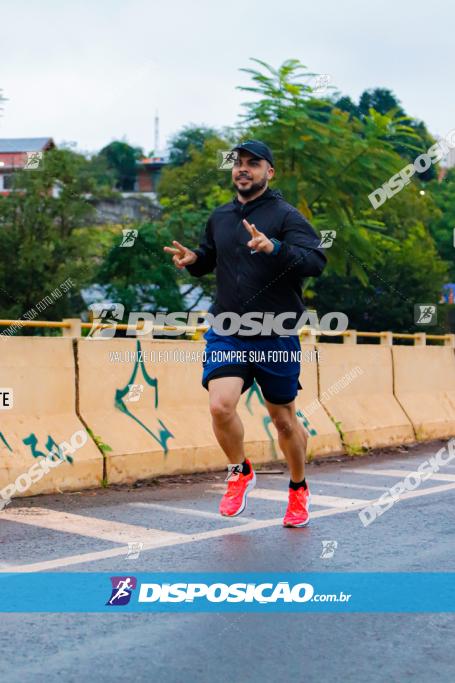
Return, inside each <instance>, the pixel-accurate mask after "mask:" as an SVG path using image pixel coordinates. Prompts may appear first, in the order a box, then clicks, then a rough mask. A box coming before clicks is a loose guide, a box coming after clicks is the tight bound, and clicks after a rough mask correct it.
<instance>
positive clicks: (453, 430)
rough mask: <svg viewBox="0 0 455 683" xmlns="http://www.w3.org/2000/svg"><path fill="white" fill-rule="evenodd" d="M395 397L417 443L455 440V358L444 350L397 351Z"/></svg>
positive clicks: (450, 352) (394, 355)
mask: <svg viewBox="0 0 455 683" xmlns="http://www.w3.org/2000/svg"><path fill="white" fill-rule="evenodd" d="M393 364H394V374H395V395H396V397H397V399H398V400H399V402H400V403H401V405H402V406H403V408H404V410H405V411H406V413H407V415H408V416H409V419H410V420H411V422H412V424H413V425H414V429H415V432H416V436H417V439H419V440H420V439H436V438H447V437H452V436H455V355H454V350H453V349H452V348H450V347H444V346H442V347H441V346H420V347H415V348H409V347H405V346H396V347H393Z"/></svg>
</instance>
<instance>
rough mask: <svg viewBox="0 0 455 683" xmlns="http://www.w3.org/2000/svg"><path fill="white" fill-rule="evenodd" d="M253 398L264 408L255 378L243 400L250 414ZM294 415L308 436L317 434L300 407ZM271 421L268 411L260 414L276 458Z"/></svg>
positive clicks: (252, 413) (251, 412)
mask: <svg viewBox="0 0 455 683" xmlns="http://www.w3.org/2000/svg"><path fill="white" fill-rule="evenodd" d="M253 398H256V399H257V400H258V401H259V405H260V406H264V408H265V401H264V397H263V396H262V392H261V390H260V388H259V386H258V385H257V383H256V380H254V382H253V384H252V386H251V388H250V389H249V390H248V393H247V396H246V401H245V406H246V408H247V410H248V412H249V413H250V415H254V412H253V408H252V401H253ZM265 410H267V409H266V408H265ZM296 415H297V417H298V418H300V421H301V423H302V424H303V426H304V427H305V429H306V431H307V432H308V434H309V435H310V436H316V435H317V431H316V429H313V428H312V427H311V426H310V422H309V420H308V418H306V417H305V415H304V414H303V412H302V411H301V410H300V408H299V409H298V410H297V411H296ZM271 422H272V418H271V417H270V415H269V414H268V413H267V414H266V415H263V416H262V424H263V427H264V429H265V432H266V434H267V436H268V437H269V440H270V446H271V448H272V456H273V458H278V454H277V451H276V447H275V439H274V437H273V434H272V432H271V431H270V424H271Z"/></svg>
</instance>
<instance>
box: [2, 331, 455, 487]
mask: <svg viewBox="0 0 455 683" xmlns="http://www.w3.org/2000/svg"><path fill="white" fill-rule="evenodd" d="M204 348H205V342H203V341H201V342H191V341H178V342H177V341H157V340H140V341H138V340H135V339H131V340H128V339H111V340H108V339H102V340H101V339H99V340H95V339H90V340H87V339H80V340H78V341H77V358H78V365H77V372H76V367H75V363H74V356H73V348H72V340H70V339H49V338H47V339H40V338H36V337H33V338H32V337H30V338H28V337H19V338H12V339H10V338H2V337H0V373H1V374H0V376H1V380H0V386H2V387H11V388H13V390H14V407H13V408H12V409H11V410H2V411H0V488H3V487H4V486H6V485H7V484H9V483H11V482H13V481H15V480H16V479H17V477H19V476H20V475H22V474H23V473H24V472H27V471H28V469H29V468H30V467H31V465H33V464H34V463H36V462H38V461H40V460H42V459H43V455H48V453H49V450H50V451H54V452H55V451H56V444H59V443H61V442H62V441H70V439H71V436H72V435H73V434H74V433H75V432H77V431H81V430H84V425H87V426H88V427H89V428H90V429H92V430H93V432H94V434H95V435H96V436H97V437H98V438H99V442H100V443H101V448H102V449H104V452H105V467H106V474H107V480H108V482H110V483H120V482H133V481H136V480H138V479H143V478H147V477H151V476H156V475H160V474H173V473H178V472H194V471H203V470H209V469H216V468H221V467H224V465H225V464H226V458H225V456H224V454H223V452H222V451H221V449H220V447H219V446H218V444H217V442H216V439H215V437H214V435H213V432H212V428H211V419H210V414H209V410H208V393H207V392H206V391H205V390H204V389H203V388H202V386H201V383H200V382H201V354H202V351H203V350H204ZM315 348H317V351H318V352H319V359H318V362H316V357H315ZM140 354H142V355H140ZM392 358H393V364H394V368H393V365H392ZM394 375H395V393H396V397H395V396H394V393H393V389H394ZM300 381H301V384H302V386H303V389H302V391H300V392H299V395H298V398H297V401H296V404H297V411H298V415H299V417H300V419H301V421H302V423H303V424H304V425H305V427H306V429H307V431H308V432H309V434H310V438H309V444H308V454H309V457H310V458H311V457H312V456H315V455H317V456H318V457H319V456H324V455H329V454H333V453H337V452H340V451H342V449H343V445H342V441H341V438H340V435H341V434H342V436H343V440H344V443H345V444H346V446H347V447H348V449H351V450H355V448H356V447H361V446H369V447H376V446H390V445H393V444H399V443H406V442H410V441H413V440H415V434H414V429H413V426H412V424H411V421H412V423H413V425H414V427H415V430H416V432H417V437H418V438H428V439H430V438H437V437H449V436H453V435H454V434H455V358H454V353H453V350H452V349H450V348H440V347H439V348H438V347H423V348H415V347H394V348H393V349H392V348H390V347H386V346H377V345H352V346H351V345H339V344H319V345H318V346H317V347H314V346H313V345H311V344H303V345H302V370H301V377H300ZM132 385H136V391H135V389H134V387H133V389H132V388H131V386H132ZM76 387H77V388H78V405H77V406H76V400H77V397H76ZM239 413H240V416H241V418H242V421H243V423H244V425H245V442H246V452H247V455H248V456H249V457H251V458H252V459H253V460H254V461H255V462H256V463H260V462H265V461H271V460H273V459H275V458H281V457H282V456H281V453H280V451H279V448H278V443H277V440H276V430H275V427H274V426H273V424H272V423H271V420H270V417H269V416H268V413H267V410H266V407H265V404H264V400H263V398H262V395H261V392H260V391H259V388H258V387H257V386H256V385H253V386H252V387H251V389H250V390H248V391H247V392H245V393H244V394H243V395H242V398H241V400H240V403H239ZM78 415H80V418H81V419H79V417H78ZM335 422H336V423H338V428H337V427H336V426H335ZM102 444H105V445H104V446H103V445H102ZM106 447H109V448H110V449H111V450H107V449H106ZM64 460H65V461H64V462H63V463H62V464H60V465H59V466H58V467H57V468H53V469H51V470H50V471H49V472H48V473H47V474H46V475H45V476H43V477H42V479H41V480H40V481H39V482H37V483H35V484H33V486H32V487H31V488H30V489H29V490H27V491H19V495H33V494H36V493H44V492H52V491H60V490H62V491H63V490H71V489H73V490H74V489H79V488H81V489H82V488H88V487H91V486H98V485H100V483H101V479H102V476H103V458H102V455H101V453H100V450H99V449H98V448H97V447H96V445H95V444H94V442H93V441H92V440H91V439H89V440H88V442H87V443H86V445H85V446H83V448H81V449H80V450H78V451H77V452H76V453H75V454H74V456H73V457H72V462H71V460H70V458H66V457H65V459H64Z"/></svg>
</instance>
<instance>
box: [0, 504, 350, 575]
mask: <svg viewBox="0 0 455 683" xmlns="http://www.w3.org/2000/svg"><path fill="white" fill-rule="evenodd" d="M362 507H364V503H363V502H362V504H361V505H358V506H357V507H352V508H345V509H330V510H318V511H317V512H313V513H312V514H311V519H316V518H317V517H328V516H330V515H339V514H343V513H345V512H350V511H351V510H352V509H360V508H362ZM282 524H283V518H282V517H276V518H274V519H263V520H257V521H256V520H255V521H251V522H248V524H245V525H244V526H234V527H231V528H230V527H227V528H225V529H213V530H211V531H202V532H200V533H197V534H181V537H180V539H178V540H177V539H175V540H171V539H165V538H163V540H162V541H160V540H159V539H158V538H157V539H156V541H155V542H154V543H147V542H145V543H144V545H143V548H142V551H141V552H144V551H145V550H153V549H157V548H165V547H167V546H176V545H183V544H185V543H196V542H198V541H206V540H209V539H212V538H220V537H222V536H232V535H233V534H240V533H244V532H247V531H257V530H258V529H268V528H270V527H274V526H281V525H282ZM292 531H294V530H292ZM127 554H128V548H127V547H122V548H111V549H110V550H100V551H98V552H92V553H82V554H80V555H71V556H68V557H61V558H58V559H56V560H44V561H42V562H34V563H33V564H20V565H10V566H9V567H8V569H7V570H4V572H44V571H50V570H52V569H58V568H60V567H68V566H71V565H75V564H85V563H87V562H96V561H100V560H105V559H109V558H112V557H121V556H122V555H127ZM1 574H2V571H1V569H0V580H1Z"/></svg>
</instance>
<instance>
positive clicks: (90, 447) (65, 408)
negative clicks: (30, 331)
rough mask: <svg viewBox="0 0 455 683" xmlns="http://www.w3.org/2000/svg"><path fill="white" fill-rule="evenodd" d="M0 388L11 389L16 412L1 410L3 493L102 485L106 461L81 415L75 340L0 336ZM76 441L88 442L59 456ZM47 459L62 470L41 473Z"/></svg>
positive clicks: (50, 469) (13, 407) (1, 485)
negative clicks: (74, 347) (78, 413)
mask: <svg viewBox="0 0 455 683" xmlns="http://www.w3.org/2000/svg"><path fill="white" fill-rule="evenodd" d="M0 385H1V387H2V388H8V389H12V407H11V408H8V409H2V410H0V489H2V490H3V489H4V488H5V487H10V489H11V486H13V485H14V491H12V496H11V497H16V496H22V495H34V494H37V493H47V492H54V491H65V490H66V491H68V490H77V489H85V488H90V487H95V486H99V485H100V483H101V480H102V476H103V459H102V456H101V453H100V452H99V450H98V449H97V447H96V446H95V444H94V443H93V441H92V440H91V439H90V438H89V437H88V435H87V433H86V430H85V427H84V425H83V424H82V422H81V421H80V420H79V418H78V417H77V415H76V385H75V367H74V356H73V347H72V340H71V339H59V338H55V339H44V338H36V337H16V338H8V337H2V336H0ZM76 433H78V436H76V437H74V435H75V434H76ZM73 437H74V438H73ZM72 439H73V444H74V445H75V446H77V445H78V444H82V442H83V441H85V440H86V441H85V444H84V445H82V446H81V447H80V448H76V450H75V451H74V452H73V453H71V452H70V450H68V449H67V448H66V446H65V447H64V448H63V449H62V448H61V449H60V455H59V450H58V445H59V444H62V443H63V442H67V443H68V444H69V445H70V447H71V441H72ZM47 457H49V459H50V460H51V462H52V463H57V465H58V466H55V467H50V468H45V469H42V468H41V463H42V462H43V461H44V460H45V458H47ZM44 465H45V463H44ZM44 465H43V467H44ZM32 467H33V469H32V471H31V472H29V470H30V469H31V468H32ZM40 475H41V476H40ZM15 483H17V486H16V484H15ZM30 484H31V486H30ZM2 498H4V496H2ZM0 503H1V500H0Z"/></svg>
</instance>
